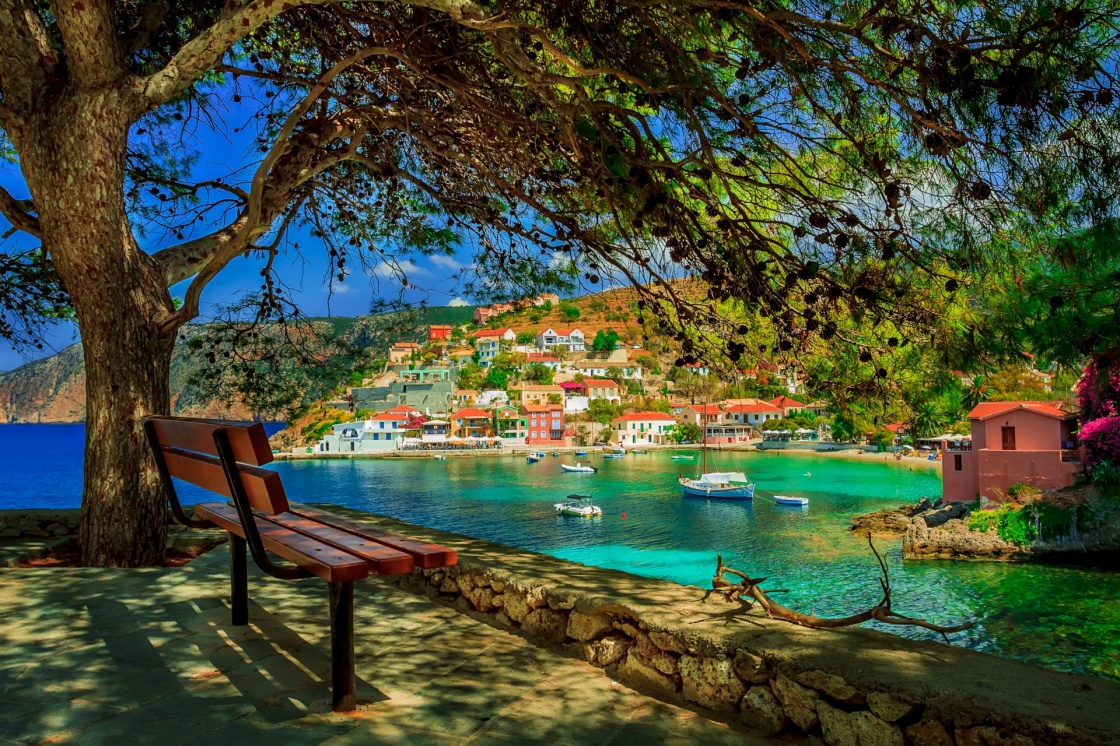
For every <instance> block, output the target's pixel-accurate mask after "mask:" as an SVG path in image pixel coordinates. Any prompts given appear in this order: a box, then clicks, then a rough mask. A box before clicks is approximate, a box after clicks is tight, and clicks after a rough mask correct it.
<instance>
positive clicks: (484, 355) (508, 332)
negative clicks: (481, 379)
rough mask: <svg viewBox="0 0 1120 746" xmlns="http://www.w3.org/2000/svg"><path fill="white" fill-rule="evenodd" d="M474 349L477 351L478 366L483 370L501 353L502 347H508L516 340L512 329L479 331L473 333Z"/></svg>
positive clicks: (515, 334)
mask: <svg viewBox="0 0 1120 746" xmlns="http://www.w3.org/2000/svg"><path fill="white" fill-rule="evenodd" d="M473 336H474V340H475V349H477V350H478V364H479V365H481V366H482V367H484V368H488V367H490V363H491V362H493V361H494V358H495V357H497V356H498V353H500V352H501V351H502V346H503V345H508V344H509V343H511V342H513V341H514V340H516V339H517V333H516V332H515V331H513V329H479V330H478V331H477V332H475V333H474V335H473Z"/></svg>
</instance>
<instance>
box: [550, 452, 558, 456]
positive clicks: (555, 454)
mask: <svg viewBox="0 0 1120 746" xmlns="http://www.w3.org/2000/svg"><path fill="white" fill-rule="evenodd" d="M552 455H553V456H559V455H560V451H553V452H552Z"/></svg>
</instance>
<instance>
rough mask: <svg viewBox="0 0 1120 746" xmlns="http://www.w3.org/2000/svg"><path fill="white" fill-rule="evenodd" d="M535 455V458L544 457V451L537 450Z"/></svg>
mask: <svg viewBox="0 0 1120 746" xmlns="http://www.w3.org/2000/svg"><path fill="white" fill-rule="evenodd" d="M536 456H537V458H544V451H537V453H536Z"/></svg>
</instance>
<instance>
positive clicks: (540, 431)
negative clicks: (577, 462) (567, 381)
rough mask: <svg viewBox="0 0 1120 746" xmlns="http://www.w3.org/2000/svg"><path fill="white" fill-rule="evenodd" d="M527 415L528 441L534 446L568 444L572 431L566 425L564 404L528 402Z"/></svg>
mask: <svg viewBox="0 0 1120 746" xmlns="http://www.w3.org/2000/svg"><path fill="white" fill-rule="evenodd" d="M525 415H526V418H527V419H528V421H529V436H528V437H527V438H526V439H525V442H526V443H528V444H529V445H532V446H565V445H568V442H569V437H570V435H571V433H568V432H567V431H566V429H565V427H564V405H563V404H526V405H525Z"/></svg>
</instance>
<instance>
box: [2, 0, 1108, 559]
mask: <svg viewBox="0 0 1120 746" xmlns="http://www.w3.org/2000/svg"><path fill="white" fill-rule="evenodd" d="M1116 10H1117V8H1116V7H1115V2H1114V1H1113V0H1103V1H1101V2H1095V1H1089V2H1078V3H1074V4H1064V3H1057V2H1050V1H1049V0H1043V1H1042V2H1038V3H1031V4H1025V5H1024V4H1018V3H1006V4H1000V3H996V4H995V5H993V4H992V3H981V2H969V0H963V1H958V2H942V1H940V0H921V1H920V2H919V1H914V2H906V1H901V0H875V1H874V2H872V1H871V0H855V1H854V2H849V3H845V4H843V5H842V6H840V7H831V4H827V3H825V4H819V3H814V2H810V1H809V0H789V1H788V2H779V1H777V0H774V1H771V0H767V1H765V2H760V3H750V2H732V1H730V0H605V1H604V0H574V1H572V2H560V3H527V2H519V1H518V0H485V1H480V2H474V1H473V0H383V1H381V2H366V1H363V0H351V1H348V2H326V1H323V0H252V1H251V2H245V1H244V0H223V1H222V2H216V1H213V0H198V1H197V2H191V3H179V4H172V3H170V2H167V0H132V1H120V2H111V1H110V0H81V1H80V2H77V1H69V0H56V1H55V2H47V0H0V131H2V132H3V134H4V135H5V138H6V142H0V152H4V153H9V154H10V155H11V156H12V158H14V159H15V160H16V161H17V162H18V167H19V172H20V174H22V177H23V180H24V182H25V191H26V196H24V195H19V194H15V195H13V194H10V193H8V192H6V191H0V213H2V214H3V215H4V216H5V217H6V218H7V220H8V221H9V222H10V223H11V226H12V229H13V230H15V231H19V232H23V233H25V234H29V235H30V236H33V237H35V238H37V239H38V240H39V241H41V247H40V248H38V249H30V250H28V249H26V245H25V244H19V245H20V246H23V247H24V248H21V249H18V250H17V249H14V248H13V249H12V253H11V257H12V258H11V260H10V261H7V262H6V263H4V264H3V266H2V269H3V270H4V272H5V273H7V274H8V275H9V277H16V278H17V280H24V279H26V281H27V282H26V283H25V282H22V281H14V282H7V283H0V303H3V308H4V313H5V314H6V317H10V318H12V319H13V320H15V319H19V318H22V317H23V315H24V314H25V313H31V314H34V313H36V312H40V311H43V310H47V311H52V312H53V311H54V310H55V309H56V306H57V305H58V303H57V302H58V301H59V298H60V290H59V287H58V284H57V283H56V282H55V277H56V275H55V274H54V273H55V272H57V282H58V283H61V287H62V288H64V290H65V293H66V296H65V297H66V300H67V301H68V302H69V304H70V306H71V307H72V310H73V314H74V315H75V317H76V319H77V323H78V326H79V329H80V333H81V339H82V344H83V346H84V350H85V361H86V367H87V402H88V408H87V431H86V432H87V448H86V465H85V467H86V468H85V488H84V494H83V503H82V504H83V518H82V526H81V545H82V558H83V560H84V561H85V562H87V563H92V564H103V565H144V564H150V563H153V562H156V561H157V560H158V559H159V557H160V555H161V553H162V548H163V542H164V531H165V527H164V509H163V501H162V495H161V494H160V490H159V486H158V479H157V476H156V474H155V472H154V470H153V468H152V467H151V464H150V461H149V458H148V455H147V453H146V446H145V444H144V439H143V437H142V433H141V429H140V427H139V418H140V417H141V416H142V415H144V414H147V413H161V412H167V411H168V406H169V404H168V361H169V358H170V354H171V349H172V345H173V343H174V341H175V338H176V334H177V332H178V331H179V330H180V329H181V328H182V327H183V325H184V324H186V323H188V322H189V321H191V320H192V319H194V318H196V317H197V315H198V314H199V309H200V300H201V296H202V292H203V290H204V289H205V288H206V286H207V283H209V282H210V281H211V280H212V279H213V278H214V277H215V276H216V275H217V274H218V273H219V272H221V271H222V270H223V269H224V268H225V267H226V266H227V265H229V263H230V262H233V261H235V260H236V259H237V258H238V257H241V256H243V255H246V254H250V255H256V256H258V257H263V258H264V259H265V265H264V270H263V272H262V274H263V283H262V288H261V293H260V299H261V301H260V303H261V305H260V309H261V310H260V312H259V313H258V314H257V315H256V316H255V317H254V319H255V320H257V321H261V320H269V319H275V320H279V321H283V320H285V319H287V318H290V316H291V313H292V308H291V306H290V298H289V295H288V293H287V292H286V291H285V290H284V289H283V287H282V286H281V285H280V284H278V282H277V281H276V278H275V276H274V274H273V271H272V270H273V266H274V262H273V260H274V259H275V257H276V256H277V254H278V253H279V252H281V251H284V250H289V249H291V248H293V247H291V246H289V244H288V243H287V240H286V235H287V229H288V228H289V226H291V225H293V224H295V223H297V222H306V223H309V224H311V225H312V226H313V231H314V235H315V236H316V238H317V239H319V240H321V242H322V244H323V246H324V250H325V251H327V252H328V254H329V261H330V263H331V271H332V273H335V274H337V275H339V276H344V275H345V274H346V273H347V272H348V271H350V268H351V267H353V266H354V265H356V264H361V263H362V262H367V263H368V262H375V261H381V260H384V259H386V258H388V259H389V260H390V261H393V260H395V259H396V258H398V256H388V257H386V253H385V252H386V251H387V249H386V247H388V246H408V247H414V248H416V249H419V250H427V251H445V252H450V251H453V250H459V251H464V250H474V251H475V252H476V254H477V260H476V263H475V267H474V269H473V270H472V271H473V272H475V273H476V274H475V276H474V279H473V285H474V290H475V291H476V292H477V293H485V294H488V295H492V296H495V297H498V296H502V295H503V294H506V295H508V296H512V297H520V296H521V295H523V294H524V293H526V292H529V293H532V292H536V291H539V290H543V289H545V288H548V287H553V286H557V285H559V284H562V283H564V282H565V281H566V280H567V278H568V274H567V272H566V271H565V270H566V267H565V266H564V264H563V263H560V264H559V265H557V264H556V262H541V261H540V258H539V257H540V255H541V254H545V255H547V256H549V257H556V256H560V257H566V258H567V259H568V260H569V261H570V262H571V264H570V265H569V266H576V267H578V268H579V270H580V271H581V272H583V278H584V279H585V280H586V281H587V282H589V283H597V282H600V281H601V280H602V279H603V278H605V277H608V276H615V277H618V278H620V279H625V280H628V281H631V282H635V283H638V284H639V285H640V294H641V295H642V300H641V301H640V302H639V308H640V309H641V311H642V313H643V316H642V317H641V318H640V321H642V322H644V323H658V324H660V325H663V328H664V329H665V330H667V331H669V332H671V333H673V334H675V335H676V336H677V338H678V340H679V341H680V344H681V346H682V348H683V351H684V357H685V358H686V360H691V359H693V358H695V357H697V356H700V355H702V354H706V353H708V352H711V351H712V350H715V349H719V350H721V351H724V352H727V353H729V354H730V356H731V357H732V358H734V359H738V358H741V357H743V356H744V355H748V356H754V355H756V354H766V355H771V354H772V355H775V356H779V357H780V356H783V355H793V354H796V353H797V351H798V350H799V349H800V348H801V347H802V346H803V345H804V344H805V340H806V339H807V337H808V336H811V335H817V334H819V335H822V336H823V337H825V338H831V337H834V336H846V335H844V334H841V333H839V331H838V326H837V325H836V324H835V323H834V322H833V321H832V316H833V315H834V314H836V313H839V312H844V313H852V314H856V315H858V317H859V320H860V321H861V322H862V323H863V327H861V328H865V329H867V330H869V332H868V334H869V335H870V336H863V337H857V336H856V335H855V334H852V335H847V336H848V338H849V341H850V342H851V343H853V344H857V345H859V346H860V347H861V350H863V351H864V352H867V353H868V354H871V353H872V352H874V350H875V349H877V347H878V346H879V345H885V344H886V343H887V340H886V339H885V338H883V339H880V338H879V337H878V336H876V335H877V334H880V332H881V333H882V334H884V335H885V334H889V335H891V336H892V337H893V336H895V335H898V334H919V333H922V331H923V330H926V329H928V328H929V327H930V325H931V324H933V325H935V324H936V323H937V320H938V310H939V309H938V303H937V298H936V294H934V295H931V294H930V292H929V290H930V288H933V289H935V290H936V291H937V293H941V294H952V293H953V292H954V291H955V290H956V288H957V287H958V285H959V284H960V283H961V282H962V281H963V280H964V279H965V278H964V276H963V273H964V272H966V271H967V270H969V269H975V268H977V267H980V266H982V265H984V264H985V263H986V262H989V261H991V260H992V259H993V258H998V257H993V256H992V255H991V254H990V253H989V249H988V243H987V238H988V237H989V236H990V235H992V234H993V232H994V231H997V230H1000V229H1001V228H1002V227H1003V226H1005V225H1006V224H1008V223H1011V222H1015V221H1019V222H1022V221H1026V222H1030V223H1047V224H1051V223H1053V224H1056V225H1060V224H1063V223H1065V222H1069V221H1078V220H1080V221H1085V220H1092V219H1095V218H1096V217H1097V216H1099V215H1100V214H1103V213H1106V212H1107V211H1108V209H1109V208H1110V205H1111V202H1110V199H1111V195H1112V190H1113V189H1114V187H1115V184H1117V183H1118V180H1117V179H1116V178H1115V176H1116V170H1117V164H1118V161H1117V159H1116V157H1115V155H1114V153H1113V152H1112V151H1113V149H1114V147H1115V146H1114V143H1115V141H1116V138H1115V136H1114V132H1115V130H1114V129H1113V128H1112V125H1113V123H1112V117H1113V115H1114V112H1115V107H1116V101H1115V98H1114V96H1113V93H1112V78H1111V75H1112V72H1113V71H1114V70H1115V69H1116V65H1115V57H1114V55H1115V39H1116V30H1115V28H1114V26H1113V21H1114V18H1115V17H1116V16H1117V13H1116ZM227 102H232V103H230V104H229V106H230V107H232V108H228V109H226V108H223V107H224V106H225V104H226V103H227ZM235 105H236V106H235ZM241 114H246V116H247V121H245V122H242V123H240V124H238V125H237V128H238V129H241V128H243V127H244V128H245V131H248V132H251V133H253V134H254V136H255V138H256V140H255V146H256V147H257V149H258V150H257V153H256V157H255V159H252V160H251V161H250V162H248V163H246V162H243V161H241V160H239V159H230V162H229V163H228V165H229V172H228V174H226V175H218V176H214V175H213V174H212V173H209V169H208V170H207V173H205V174H202V172H201V171H200V170H199V169H198V168H197V166H196V164H197V162H198V161H197V159H196V158H195V157H194V156H195V154H194V153H192V152H190V147H189V142H190V137H189V134H190V132H191V131H192V128H194V127H198V126H211V127H221V122H222V120H223V118H224V117H226V116H229V117H231V118H236V117H237V116H240V115H241ZM9 146H10V147H9ZM220 157H221V155H220V154H217V153H208V154H207V158H208V160H213V159H214V158H220ZM196 174H201V175H196ZM1082 194H1085V195H1088V196H1089V198H1086V199H1077V197H1078V195H1082ZM1069 195H1073V197H1074V199H1073V200H1072V201H1071V199H1069ZM1017 204H1018V205H1025V206H1026V207H1027V208H1028V212H1026V213H1015V212H1013V211H1012V210H1011V207H1012V206H1013V205H1017ZM180 236H181V237H182V238H181V239H179V238H178V237H180ZM397 266H398V267H399V268H400V269H401V270H402V272H403V271H404V270H405V269H406V268H407V266H408V265H407V264H405V263H403V262H401V263H399V264H398V265H397ZM681 274H692V275H696V276H699V277H701V278H702V279H703V281H704V285H703V287H704V290H703V291H702V292H701V293H700V294H699V295H696V294H687V293H683V292H681V290H680V285H679V284H678V283H674V282H672V280H673V279H674V278H675V277H677V276H680V275H681ZM402 279H405V280H406V281H407V278H402ZM186 280H190V283H189V287H188V289H187V290H186V292H185V293H184V297H183V302H182V305H181V307H177V305H176V304H175V303H174V302H173V300H172V298H171V295H170V293H169V292H168V288H169V287H170V286H172V285H174V284H176V283H179V282H183V281H186ZM511 280H512V282H511ZM27 283H31V284H32V285H34V286H35V287H36V288H37V289H36V290H34V291H27V290H25V289H23V288H25V286H26V285H27ZM919 286H920V288H921V290H922V292H921V293H919V294H918V295H916V296H915V295H913V291H914V289H915V288H916V287H919ZM5 288H16V289H15V290H12V291H5ZM28 292H31V295H30V296H29V295H28ZM931 298H933V300H932V302H931V300H930V299H931ZM727 299H735V300H737V301H739V302H742V303H746V304H749V305H750V306H751V307H753V308H759V309H761V310H762V311H763V312H764V313H765V314H766V316H767V318H769V319H770V320H772V322H773V323H774V325H775V332H776V340H777V341H776V344H775V345H774V347H773V349H768V350H762V351H759V352H758V353H755V351H754V350H752V349H749V346H748V338H747V336H746V335H747V332H748V331H749V330H748V329H747V328H746V327H745V326H742V325H738V324H736V323H735V322H734V321H733V320H730V319H728V318H725V317H723V316H721V315H720V314H719V313H716V312H715V311H714V310H713V308H714V307H713V306H712V305H710V303H711V302H712V301H714V300H727ZM22 323H23V325H21V322H18V321H15V322H13V323H10V324H7V325H5V326H3V327H0V332H4V333H9V334H13V335H16V336H17V337H19V335H20V334H24V333H30V334H31V335H32V336H33V334H34V332H35V331H36V326H35V324H34V323H33V322H32V323H31V326H30V327H28V326H27V325H26V323H27V322H22ZM26 338H27V337H21V339H26ZM884 349H885V347H884Z"/></svg>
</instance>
